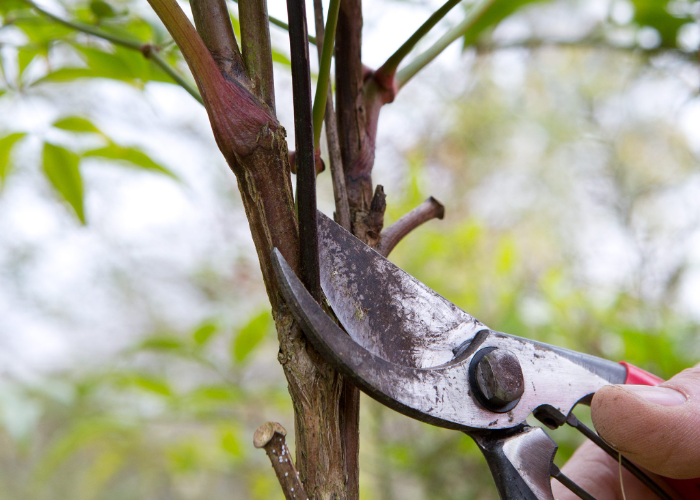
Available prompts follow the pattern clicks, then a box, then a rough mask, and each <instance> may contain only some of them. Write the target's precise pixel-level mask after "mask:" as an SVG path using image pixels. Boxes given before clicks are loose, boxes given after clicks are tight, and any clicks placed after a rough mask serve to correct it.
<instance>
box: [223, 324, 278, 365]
mask: <svg viewBox="0 0 700 500" xmlns="http://www.w3.org/2000/svg"><path fill="white" fill-rule="evenodd" d="M270 319H271V318H270V313H269V312H268V311H265V312H262V313H260V314H258V315H257V316H255V317H254V318H253V319H252V320H250V322H249V323H248V324H247V325H245V326H244V327H243V328H241V330H240V331H239V332H238V335H236V336H235V338H234V340H233V345H232V347H233V349H232V351H233V352H232V354H233V359H235V360H236V361H238V362H239V363H242V362H244V361H245V360H246V359H247V358H248V356H249V355H250V353H251V352H253V350H254V349H255V348H256V347H257V346H258V344H260V342H261V341H262V339H263V338H265V334H266V333H267V330H268V327H269V325H270V323H271V321H270Z"/></svg>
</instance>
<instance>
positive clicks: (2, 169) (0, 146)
mask: <svg viewBox="0 0 700 500" xmlns="http://www.w3.org/2000/svg"><path fill="white" fill-rule="evenodd" d="M25 135H27V134H25V133H22V132H17V133H15V134H10V135H8V136H5V137H3V138H2V139H0V189H2V187H3V186H4V185H5V180H6V179H7V176H8V175H9V174H10V169H11V167H12V164H11V163H10V153H11V152H12V148H13V146H14V145H15V144H16V143H17V141H19V140H20V139H22V138H23V137H24V136H25Z"/></svg>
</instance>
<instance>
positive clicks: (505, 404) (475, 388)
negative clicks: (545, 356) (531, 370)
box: [469, 347, 525, 413]
mask: <svg viewBox="0 0 700 500" xmlns="http://www.w3.org/2000/svg"><path fill="white" fill-rule="evenodd" d="M469 385H470V387H471V389H472V392H473V394H474V397H475V398H476V400H477V401H478V402H479V403H480V404H481V405H482V406H483V407H484V408H486V409H487V410H490V411H493V412H496V413H505V412H507V411H510V410H511V409H513V408H514V407H515V405H517V404H518V401H519V400H520V397H521V396H522V395H523V392H524V391H525V383H524V379H523V370H522V368H521V367H520V362H519V361H518V357H517V356H516V355H515V354H513V353H512V352H510V351H509V350H507V349H498V348H495V347H485V348H484V349H482V350H480V351H479V352H477V353H476V354H475V355H474V358H472V361H471V364H470V365H469Z"/></svg>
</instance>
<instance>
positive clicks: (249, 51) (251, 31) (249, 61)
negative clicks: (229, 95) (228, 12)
mask: <svg viewBox="0 0 700 500" xmlns="http://www.w3.org/2000/svg"><path fill="white" fill-rule="evenodd" d="M238 16H239V18H240V23H241V46H242V47H243V61H244V62H245V67H246V70H247V71H248V76H249V77H250V79H251V81H252V82H253V91H254V92H253V93H254V94H255V95H257V96H258V97H259V98H260V99H261V100H262V101H263V102H265V103H266V104H267V105H268V106H269V107H270V109H271V110H272V112H273V113H274V112H275V80H274V75H273V72H272V46H271V44H270V24H269V21H268V18H267V0H239V1H238Z"/></svg>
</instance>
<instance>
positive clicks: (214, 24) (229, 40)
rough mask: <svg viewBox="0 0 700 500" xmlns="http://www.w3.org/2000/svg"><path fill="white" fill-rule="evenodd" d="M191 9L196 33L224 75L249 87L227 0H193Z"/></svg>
mask: <svg viewBox="0 0 700 500" xmlns="http://www.w3.org/2000/svg"><path fill="white" fill-rule="evenodd" d="M190 6H191V7H192V15H193V16H194V24H195V26H196V27H197V32H199V35H200V36H201V37H202V40H203V41H204V44H205V45H206V46H207V48H208V49H209V52H210V53H211V55H212V57H213V58H214V60H215V61H216V64H218V66H219V69H220V70H221V72H222V73H223V74H224V75H225V76H227V77H228V78H230V79H232V80H238V81H241V82H242V83H244V84H249V82H250V81H249V79H248V74H247V73H246V71H245V65H244V64H243V56H242V55H241V51H240V49H239V48H238V43H237V42H236V35H235V34H234V33H233V26H232V25H231V17H230V15H229V12H228V7H227V6H226V0H191V1H190Z"/></svg>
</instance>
